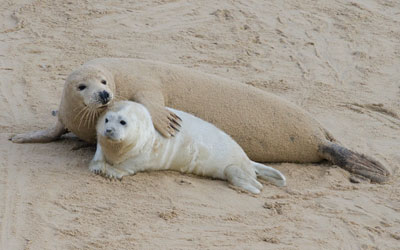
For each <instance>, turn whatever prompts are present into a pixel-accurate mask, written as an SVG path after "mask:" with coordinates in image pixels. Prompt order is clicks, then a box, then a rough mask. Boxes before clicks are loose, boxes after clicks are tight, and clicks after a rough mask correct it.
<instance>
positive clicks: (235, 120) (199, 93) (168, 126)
mask: <svg viewBox="0 0 400 250" xmlns="http://www.w3.org/2000/svg"><path fill="white" fill-rule="evenodd" d="M96 70H97V71H101V72H102V73H101V74H104V76H106V77H107V81H108V82H110V85H114V88H115V90H114V91H113V93H114V97H115V98H114V99H122V100H132V101H136V102H139V103H142V104H143V105H144V106H146V108H147V109H148V110H149V112H150V114H151V116H152V119H153V124H154V126H155V127H156V129H157V130H158V131H160V132H161V133H162V134H163V135H165V136H168V135H174V134H175V131H174V129H179V127H177V126H178V125H176V124H179V122H180V121H179V119H178V118H176V117H175V116H173V114H171V113H170V112H169V111H167V110H166V109H165V105H166V106H169V107H172V108H176V109H178V110H183V111H185V112H188V113H191V114H194V115H196V116H197V117H200V118H201V119H203V120H205V121H208V122H211V123H213V124H215V125H216V126H217V127H219V128H220V129H222V130H223V131H225V132H226V133H227V134H229V135H230V136H232V137H233V139H234V140H235V141H236V142H237V143H238V144H239V145H240V146H241V147H242V148H243V149H244V151H245V152H246V154H247V155H248V156H249V158H250V159H252V160H254V161H258V162H297V163H309V162H319V161H322V160H325V159H326V160H329V161H331V162H333V163H335V164H338V165H339V166H340V167H343V168H345V169H347V170H349V171H351V172H353V173H356V174H361V175H363V176H367V177H368V178H370V179H371V180H373V181H376V182H384V181H386V180H387V179H388V176H389V174H390V173H389V171H388V170H387V169H386V168H385V167H384V166H382V165H381V164H380V163H378V162H377V161H375V160H373V159H372V158H371V157H370V156H368V157H364V160H362V161H361V160H355V161H352V162H353V163H351V165H352V167H349V164H350V163H349V161H343V160H339V158H338V157H344V158H349V157H352V158H353V159H360V156H361V154H358V153H355V152H353V151H351V150H348V152H349V153H346V154H338V152H339V151H343V149H345V147H343V146H341V145H340V143H339V142H337V141H336V140H334V138H333V137H332V136H331V135H330V134H329V133H328V132H327V131H326V129H324V128H323V127H322V126H321V125H320V123H319V122H317V121H316V120H315V119H313V118H312V117H311V116H310V115H309V114H308V113H307V112H306V111H304V110H303V109H301V108H299V107H297V106H296V105H294V104H292V103H289V102H288V101H286V100H284V99H282V98H280V97H278V96H275V95H273V94H271V93H268V92H266V91H261V90H259V89H257V88H255V87H252V86H248V85H245V84H240V83H238V82H235V81H231V80H228V79H224V78H221V77H218V76H214V75H209V74H205V73H201V72H198V71H195V70H192V69H187V68H184V67H180V66H175V65H171V64H166V63H160V62H154V61H147V60H139V59H120V58H101V59H95V60H92V61H89V62H87V63H86V64H84V65H83V66H81V67H80V68H79V69H78V70H76V71H75V72H73V73H72V75H76V76H77V78H70V77H69V78H68V79H67V80H66V83H65V87H64V94H63V98H62V100H61V104H60V112H59V121H58V123H57V124H56V125H55V126H54V127H53V128H50V129H48V130H43V131H39V132H33V133H28V134H23V135H17V136H15V137H13V138H12V141H14V142H47V141H51V140H55V139H57V138H59V137H60V136H61V135H62V134H63V133H64V132H66V129H68V130H70V131H72V132H74V133H75V134H76V135H78V137H80V138H81V139H84V140H86V141H88V142H95V134H96V133H95V126H94V124H90V126H87V127H86V128H84V129H83V128H82V127H79V126H78V124H79V123H78V122H77V121H76V119H78V118H75V120H74V119H73V118H74V116H76V113H77V110H76V108H77V104H76V103H77V102H74V101H71V100H69V95H72V93H70V91H67V90H68V89H69V88H68V86H69V85H74V84H77V82H76V81H72V79H79V80H82V81H83V80H84V79H89V80H90V79H92V78H93V77H97V76H98V75H97V74H100V73H93V72H96ZM93 74H94V75H93ZM92 80H93V79H92ZM97 84H100V83H99V82H97ZM110 87H112V86H110ZM78 102H79V100H78ZM100 113H101V112H98V113H96V114H95V116H96V117H98V116H99V115H100ZM78 117H79V115H78ZM171 121H172V122H171ZM174 125H175V127H173V126H174Z"/></svg>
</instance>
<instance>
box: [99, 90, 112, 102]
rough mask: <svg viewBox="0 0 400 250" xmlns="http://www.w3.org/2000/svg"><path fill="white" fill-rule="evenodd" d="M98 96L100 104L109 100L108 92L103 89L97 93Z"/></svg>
mask: <svg viewBox="0 0 400 250" xmlns="http://www.w3.org/2000/svg"><path fill="white" fill-rule="evenodd" d="M99 97H100V101H101V103H102V104H107V103H108V102H109V101H110V94H109V93H108V92H107V91H105V90H103V91H102V92H100V93H99Z"/></svg>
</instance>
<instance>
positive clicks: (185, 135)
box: [90, 101, 286, 193]
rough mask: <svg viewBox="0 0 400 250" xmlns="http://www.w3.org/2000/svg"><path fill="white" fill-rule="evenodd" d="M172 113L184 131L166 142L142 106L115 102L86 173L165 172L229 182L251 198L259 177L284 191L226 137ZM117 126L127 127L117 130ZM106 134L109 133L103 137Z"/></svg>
mask: <svg viewBox="0 0 400 250" xmlns="http://www.w3.org/2000/svg"><path fill="white" fill-rule="evenodd" d="M170 110H171V111H173V112H174V113H176V114H177V115H178V116H179V117H181V118H182V127H181V129H180V132H179V133H177V135H176V136H175V137H173V138H169V139H166V138H164V137H162V136H161V135H160V134H159V133H158V132H157V131H156V130H155V129H154V127H153V124H152V122H151V117H150V114H149V112H148V111H147V109H146V108H145V107H144V106H143V105H141V104H139V103H134V102H129V101H123V102H117V103H116V104H115V105H114V107H112V108H111V109H110V110H109V111H108V112H107V113H106V114H104V115H103V116H102V117H101V118H100V119H99V120H98V124H97V137H98V144H97V150H96V154H95V156H94V158H93V160H92V161H91V163H90V170H91V171H93V172H96V173H101V174H103V175H105V176H107V177H109V178H122V177H123V176H125V175H129V174H135V173H137V172H140V171H148V170H167V169H169V170H176V171H180V172H182V173H193V174H197V175H202V176H208V177H213V178H218V179H223V180H228V181H229V182H230V183H231V184H233V185H235V186H238V187H241V188H243V189H245V190H247V191H250V192H252V193H259V192H260V190H261V188H262V185H261V184H260V183H259V182H258V181H257V175H259V176H260V178H263V179H265V180H268V181H270V182H272V183H273V184H275V185H277V186H284V185H286V179H285V177H284V176H283V175H282V174H281V173H280V172H279V171H278V170H275V169H273V168H271V167H267V166H264V165H262V164H259V163H256V162H253V161H251V160H250V159H249V158H248V157H247V155H246V154H245V152H244V151H243V150H242V148H241V147H240V146H239V145H238V144H237V143H236V142H235V141H234V140H233V139H232V138H231V137H230V136H229V135H227V134H226V133H224V132H223V131H221V130H220V129H218V128H217V127H215V126H214V125H212V124H210V123H208V122H206V121H203V120H201V119H199V118H197V117H195V116H193V115H190V114H188V113H185V112H182V111H178V110H174V109H170ZM106 119H107V120H108V122H107V123H106V122H105V120H106ZM121 120H123V121H125V122H126V125H121V123H120V122H121ZM107 129H109V131H112V132H110V133H109V134H107V133H106V130H107ZM121 152H122V154H121Z"/></svg>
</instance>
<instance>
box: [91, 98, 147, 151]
mask: <svg viewBox="0 0 400 250" xmlns="http://www.w3.org/2000/svg"><path fill="white" fill-rule="evenodd" d="M151 131H154V127H153V125H152V121H151V117H150V114H149V113H148V111H147V110H146V108H145V107H144V106H143V105H141V104H139V103H134V102H130V101H120V102H117V103H115V104H114V105H113V106H112V107H111V108H110V109H109V110H108V111H107V112H106V113H105V114H103V115H102V116H101V117H100V119H99V120H98V122H97V134H98V137H100V138H101V139H103V140H104V139H105V140H106V141H107V143H121V142H124V141H129V142H130V143H134V144H136V142H137V141H139V140H140V139H147V136H148V134H149V133H150V132H151Z"/></svg>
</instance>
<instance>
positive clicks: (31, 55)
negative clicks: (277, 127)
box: [0, 0, 400, 250]
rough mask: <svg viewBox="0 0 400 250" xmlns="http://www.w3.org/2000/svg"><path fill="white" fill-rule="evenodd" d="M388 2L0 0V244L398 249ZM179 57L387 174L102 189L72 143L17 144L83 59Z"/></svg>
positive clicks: (321, 167) (42, 118)
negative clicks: (380, 177)
mask: <svg viewBox="0 0 400 250" xmlns="http://www.w3.org/2000/svg"><path fill="white" fill-rule="evenodd" d="M399 41H400V5H399V3H398V1H394V0H381V1H374V0H365V1H362V0H355V1H345V0H338V1H329V0H325V1H312V0H300V1H282V0H272V1H257V0H253V1H251V0H250V1H249V0H243V1H239V0H224V1H211V0H204V1H163V0H158V1H139V0H136V1H122V0H121V1H119V0H110V1H100V0H96V1H87V0H86V1H70V2H68V1H62V0H56V1H53V0H51V1H50V0H30V1H28V0H15V1H11V0H1V1H0V107H1V113H0V129H1V130H0V159H1V161H0V249H2V250H14V249H41V250H42V249H51V250H53V249H189V248H194V249H400V197H399V192H400V183H399V180H400V176H399V171H398V166H399V163H400V155H399V148H400V142H399V140H400V119H399V117H400V112H399V110H400V84H399V79H400V68H399V65H400V42H399ZM105 56H110V57H133V58H145V59H153V60H160V61H164V62H169V63H175V64H179V65H184V66H187V67H191V68H195V69H198V70H201V71H204V72H207V73H214V74H217V75H220V76H223V77H227V78H231V79H235V80H239V81H242V82H243V84H250V85H253V86H256V87H258V88H260V89H263V90H265V91H271V92H274V93H276V94H277V95H280V96H283V97H285V98H287V99H288V100H290V101H292V102H294V103H297V104H298V105H300V106H302V107H303V108H305V109H306V110H308V111H309V112H310V113H312V114H313V115H314V116H315V118H317V119H318V120H319V121H321V123H322V124H323V125H324V126H325V127H327V128H328V129H329V130H330V131H331V132H332V133H333V134H334V135H335V136H336V137H337V138H338V139H339V140H341V141H342V142H343V143H344V144H345V145H347V146H349V147H350V148H353V149H356V150H358V151H361V152H364V153H367V154H369V155H373V156H374V157H376V158H378V159H379V160H380V161H382V162H384V163H385V164H387V165H388V166H389V167H390V169H391V171H392V172H393V173H394V176H393V178H392V179H391V181H390V182H389V183H387V184H385V185H374V184H368V183H363V184H352V183H350V182H349V181H348V177H349V174H348V173H347V172H346V171H344V170H342V169H340V168H335V167H333V166H331V165H329V164H326V163H325V164H324V163H323V164H306V165H300V164H288V163H282V164H273V166H274V167H276V168H277V169H279V170H281V171H282V172H283V173H284V174H285V175H286V176H287V179H288V186H287V188H277V187H274V186H271V185H268V184H266V185H265V188H264V190H263V191H262V193H261V194H260V195H258V196H251V195H248V194H245V193H240V192H238V191H235V190H233V189H231V188H229V187H228V186H227V183H225V182H222V181H217V180H210V179H205V178H199V177H195V176H188V175H181V174H179V173H173V172H153V173H142V174H138V175H136V176H131V177H128V178H125V179H124V180H123V181H122V182H119V181H115V182H109V181H107V180H105V179H103V178H102V177H99V176H96V175H94V174H91V173H90V172H89V171H88V169H87V165H88V163H89V161H90V159H91V157H92V155H93V153H94V149H93V148H82V149H78V150H73V148H74V147H77V146H80V145H82V144H83V143H82V142H80V141H78V140H76V139H67V140H61V141H58V142H53V143H49V144H26V145H18V144H13V143H11V142H9V141H8V140H7V138H8V137H9V136H10V135H11V134H12V133H18V132H24V131H30V130H35V129H39V128H45V127H48V126H49V124H50V123H53V122H55V118H54V117H52V116H51V115H50V114H51V110H53V109H57V106H58V103H59V99H60V96H61V91H62V87H63V82H64V79H65V77H66V76H67V74H68V73H69V72H71V70H73V69H74V68H76V67H77V66H78V65H80V64H81V63H83V62H85V61H87V60H89V59H92V58H95V57H105Z"/></svg>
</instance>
